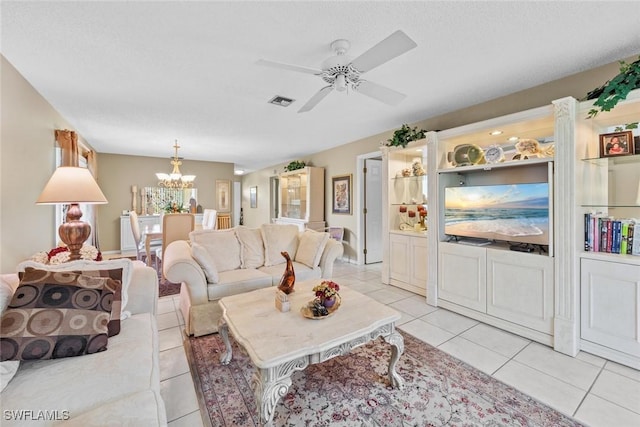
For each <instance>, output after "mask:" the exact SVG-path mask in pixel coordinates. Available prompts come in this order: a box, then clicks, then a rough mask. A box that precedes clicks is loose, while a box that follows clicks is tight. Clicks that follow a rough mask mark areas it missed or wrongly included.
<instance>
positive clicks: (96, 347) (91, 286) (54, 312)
mask: <svg viewBox="0 0 640 427" xmlns="http://www.w3.org/2000/svg"><path fill="white" fill-rule="evenodd" d="M119 286H120V284H119V282H118V281H116V280H113V279H111V278H108V277H99V276H90V275H84V274H82V273H80V272H72V271H58V272H53V271H45V270H38V269H35V268H29V267H28V268H26V269H25V271H24V274H23V275H22V279H21V280H20V285H19V286H18V288H17V289H16V291H15V293H14V294H13V297H12V299H11V302H10V303H9V307H8V308H7V310H6V311H5V312H4V314H3V315H2V319H1V321H0V322H1V325H0V327H1V328H2V337H0V361H6V360H42V359H58V358H62V357H73V356H82V355H85V354H91V353H97V352H100V351H105V350H106V349H107V342H108V332H109V329H108V324H109V319H110V317H111V306H112V303H113V298H114V295H115V294H116V293H117V292H118V287H119Z"/></svg>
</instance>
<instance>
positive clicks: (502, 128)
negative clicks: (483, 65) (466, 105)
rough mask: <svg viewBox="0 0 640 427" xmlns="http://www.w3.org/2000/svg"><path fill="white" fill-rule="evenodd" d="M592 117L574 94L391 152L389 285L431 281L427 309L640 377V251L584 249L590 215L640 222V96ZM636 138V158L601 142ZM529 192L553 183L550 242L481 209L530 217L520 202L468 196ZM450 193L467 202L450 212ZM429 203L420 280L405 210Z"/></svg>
mask: <svg viewBox="0 0 640 427" xmlns="http://www.w3.org/2000/svg"><path fill="white" fill-rule="evenodd" d="M592 108H593V102H592V101H584V102H579V101H577V100H576V99H574V98H571V97H566V98H562V99H558V100H554V101H553V102H552V103H550V104H549V105H546V106H542V107H539V108H534V109H531V110H527V111H522V112H519V113H514V114H510V115H507V116H502V117H496V118H493V119H489V120H485V121H482V122H478V123H471V124H468V125H464V126H460V127H457V128H452V129H447V130H443V131H438V132H427V133H426V136H425V139H424V140H422V141H414V142H412V143H410V144H409V145H408V146H407V147H405V148H402V149H400V148H397V147H393V148H390V147H383V148H382V155H383V164H384V165H385V167H386V169H384V171H385V172H386V176H385V178H386V183H387V184H386V185H387V187H386V188H384V189H383V197H385V198H386V199H385V200H384V201H383V206H385V207H386V209H385V210H383V215H384V216H385V217H384V218H383V224H384V226H385V230H383V238H386V239H387V242H386V246H385V250H386V251H387V252H386V253H385V254H384V260H383V268H382V281H383V283H391V284H395V285H399V284H401V285H402V286H404V287H405V288H407V285H406V284H408V283H411V282H412V280H414V279H415V278H416V277H418V276H420V275H421V274H422V273H426V276H427V284H426V294H427V302H428V303H429V304H432V305H436V306H440V307H443V308H446V309H449V310H451V311H454V312H457V313H460V314H463V315H465V316H468V317H471V318H474V319H477V320H480V321H483V322H485V323H488V324H491V325H493V326H496V327H499V328H502V329H504V330H507V331H510V332H512V333H516V334H519V335H521V336H524V337H527V338H529V339H532V340H535V341H538V342H541V343H543V344H546V345H549V346H552V347H553V348H554V349H555V350H557V351H559V352H562V353H564V354H567V355H570V356H576V355H577V354H578V352H579V351H580V350H584V351H587V352H590V353H593V354H595V355H598V356H602V357H605V358H607V359H610V360H614V361H616V362H618V363H622V364H625V365H627V366H631V367H634V368H636V369H639V368H640V346H639V336H640V320H639V319H640V308H639V304H640V289H639V288H640V285H639V283H640V256H634V255H630V254H613V253H603V252H589V251H586V250H585V229H584V221H585V216H584V215H585V214H586V213H598V214H600V215H604V216H611V217H614V218H616V219H618V218H621V219H630V218H632V219H635V220H636V223H638V221H637V220H638V219H639V218H640V141H638V138H640V130H639V129H633V126H628V125H629V124H633V123H634V122H638V121H640V90H634V91H632V92H631V93H629V95H628V96H627V98H626V99H625V100H623V101H620V102H619V103H618V104H617V105H616V106H615V108H613V109H612V110H611V111H608V112H600V113H599V114H598V115H597V116H596V117H591V118H589V117H588V115H589V114H588V113H589V111H590V110H591V109H592ZM626 131H631V132H632V135H628V134H627V140H628V141H627V142H628V144H629V145H628V147H630V145H631V144H634V148H633V149H632V148H628V150H629V151H635V154H631V153H628V154H624V155H616V156H604V155H603V154H602V153H601V152H602V151H603V148H604V147H606V146H605V145H604V143H603V141H606V137H605V136H604V135H606V134H609V133H613V132H626ZM418 150H421V151H418ZM420 159H422V163H423V164H424V165H426V167H425V170H426V177H424V178H420V177H416V176H413V175H414V174H413V173H412V170H413V169H412V165H413V163H415V162H416V161H418V160H420ZM532 184H533V185H536V184H542V185H543V186H546V187H547V192H546V193H545V198H546V199H547V200H548V203H547V204H546V205H545V207H547V206H548V207H547V209H548V215H545V221H544V223H543V224H541V223H539V222H536V220H535V219H534V220H533V221H534V223H535V226H536V227H538V228H539V229H540V231H541V232H540V233H529V234H526V233H525V234H523V233H521V230H522V228H527V225H526V223H524V222H522V221H520V223H519V224H516V227H515V228H514V227H509V225H510V224H511V223H512V221H511V220H512V219H513V218H514V217H513V216H512V217H510V216H508V215H507V216H502V217H499V218H497V220H498V222H494V221H493V220H494V219H495V218H494V216H495V215H494V216H492V215H490V213H489V212H486V211H483V209H484V208H487V209H493V208H495V207H502V208H505V210H508V209H511V210H513V209H519V208H520V207H522V205H521V204H518V203H512V204H508V205H507V204H504V203H503V202H504V200H498V199H499V198H495V197H494V198H493V199H492V198H491V197H487V196H486V194H485V192H483V191H478V192H477V193H476V194H472V193H470V192H469V191H468V190H464V189H465V188H469V187H476V188H478V189H480V190H482V188H483V187H491V186H503V187H513V189H514V194H515V193H517V191H518V190H520V189H522V185H525V186H530V187H529V188H533V187H531V185H532ZM527 191H529V190H527ZM447 194H449V196H450V200H451V199H453V200H455V199H456V197H457V196H456V195H464V196H467V198H466V199H463V198H462V197H458V202H459V203H458V204H457V205H456V204H455V203H453V204H449V206H450V208H449V209H448V208H447V206H446V203H445V200H446V199H447ZM495 194H496V193H495V192H494V193H493V195H494V196H495ZM546 194H548V196H547V195H546ZM427 196H428V198H427ZM451 196H453V197H451ZM474 197H475V200H489V201H491V200H494V199H495V200H494V201H495V202H496V204H494V205H491V206H490V205H489V204H485V205H484V206H478V209H477V210H473V209H474V206H476V205H474V200H473V199H474ZM427 200H428V204H427ZM512 200H513V199H512ZM515 201H516V202H518V200H515ZM530 201H531V202H534V199H531V200H530ZM501 203H502V205H500V204H501ZM422 204H424V206H425V207H428V217H427V223H426V225H427V230H426V234H427V238H426V239H425V243H426V248H427V254H426V255H427V256H426V258H427V263H426V265H427V266H428V267H427V269H426V271H421V272H417V271H414V272H412V268H413V269H414V270H415V266H417V265H419V264H415V262H414V263H413V264H412V260H414V259H416V257H415V256H414V255H413V254H412V252H414V253H415V252H416V250H415V247H417V246H414V249H413V250H412V246H411V243H410V242H411V238H410V237H409V236H410V235H411V234H410V231H409V229H410V228H411V226H415V222H416V221H415V220H414V219H410V220H408V221H407V219H409V218H415V216H413V215H411V216H409V215H408V211H409V210H410V209H411V210H416V209H417V207H418V206H420V205H422ZM530 206H533V205H530ZM469 207H471V209H469ZM456 209H458V210H462V211H463V212H455V210H456ZM485 214H486V215H485ZM456 215H457V216H456ZM469 217H473V218H472V221H468V219H469ZM476 220H477V221H476ZM473 221H476V223H475V224H474V223H472V222H473ZM496 224H498V225H499V227H494V225H496ZM521 226H524V227H521ZM403 228H404V233H405V235H403V231H402V229H403ZM496 228H497V229H498V230H496ZM505 230H506V232H505ZM636 230H637V228H636ZM483 233H485V234H484V235H483ZM496 233H497V234H496ZM474 234H475V236H476V237H474ZM498 234H501V235H502V236H499V235H498ZM414 236H415V234H414ZM523 236H531V237H523ZM478 239H480V240H483V242H478V241H477V240H478ZM540 239H543V240H542V241H541V240H540ZM486 240H490V242H488V243H487V242H486ZM514 243H515V244H514ZM474 244H481V245H480V246H474ZM518 246H524V247H518ZM518 249H520V250H524V251H525V252H521V251H518ZM401 253H404V254H406V255H400V254H401ZM412 266H413V267H412Z"/></svg>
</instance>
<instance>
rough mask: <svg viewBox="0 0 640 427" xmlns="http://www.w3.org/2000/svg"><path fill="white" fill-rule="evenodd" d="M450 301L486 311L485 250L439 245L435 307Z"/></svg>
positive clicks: (452, 244) (450, 244)
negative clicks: (436, 303)
mask: <svg viewBox="0 0 640 427" xmlns="http://www.w3.org/2000/svg"><path fill="white" fill-rule="evenodd" d="M442 301H449V302H452V303H454V304H457V305H459V306H462V307H466V308H470V309H472V310H476V311H479V312H481V313H484V312H486V311H487V251H486V250H485V249H484V248H476V247H472V246H464V245H460V244H457V243H442V244H440V245H439V251H438V304H441V302H442Z"/></svg>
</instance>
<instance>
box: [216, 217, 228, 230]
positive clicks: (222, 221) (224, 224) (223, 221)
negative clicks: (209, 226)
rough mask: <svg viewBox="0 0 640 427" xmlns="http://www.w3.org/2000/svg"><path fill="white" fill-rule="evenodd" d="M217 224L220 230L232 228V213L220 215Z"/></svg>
mask: <svg viewBox="0 0 640 427" xmlns="http://www.w3.org/2000/svg"><path fill="white" fill-rule="evenodd" d="M217 225H218V229H219V230H224V229H225V228H231V214H222V215H218V220H217Z"/></svg>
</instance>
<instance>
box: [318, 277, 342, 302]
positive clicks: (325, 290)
mask: <svg viewBox="0 0 640 427" xmlns="http://www.w3.org/2000/svg"><path fill="white" fill-rule="evenodd" d="M339 290H340V285H338V284H337V283H336V282H332V281H331V280H323V281H322V282H321V283H320V284H319V285H317V286H314V287H313V292H315V294H316V298H319V299H321V300H324V299H329V298H333V297H335V296H337V295H339V294H338V291H339Z"/></svg>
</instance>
